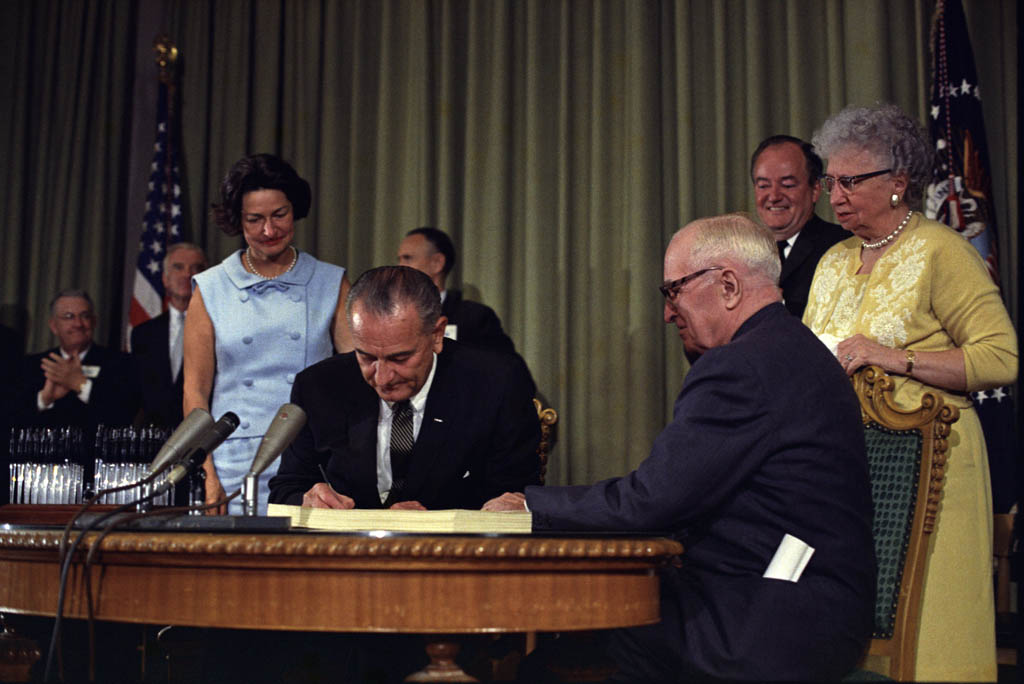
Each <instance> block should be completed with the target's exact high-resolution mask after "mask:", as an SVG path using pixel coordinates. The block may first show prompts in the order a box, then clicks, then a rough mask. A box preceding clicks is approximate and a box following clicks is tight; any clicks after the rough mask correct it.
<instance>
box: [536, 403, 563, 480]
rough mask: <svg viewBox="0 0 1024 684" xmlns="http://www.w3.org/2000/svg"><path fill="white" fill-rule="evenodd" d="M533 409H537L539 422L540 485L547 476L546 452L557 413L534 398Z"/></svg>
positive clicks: (549, 446) (538, 456)
mask: <svg viewBox="0 0 1024 684" xmlns="http://www.w3.org/2000/svg"><path fill="white" fill-rule="evenodd" d="M533 407H534V408H535V409H537V419H538V420H539V421H540V443H539V444H538V445H537V458H538V459H539V460H540V484H544V479H545V478H546V477H547V474H548V452H550V451H551V433H552V431H553V428H554V426H555V423H557V422H558V412H557V411H555V409H553V408H551V407H548V408H544V404H542V403H540V399H537V398H536V397H534V399H533Z"/></svg>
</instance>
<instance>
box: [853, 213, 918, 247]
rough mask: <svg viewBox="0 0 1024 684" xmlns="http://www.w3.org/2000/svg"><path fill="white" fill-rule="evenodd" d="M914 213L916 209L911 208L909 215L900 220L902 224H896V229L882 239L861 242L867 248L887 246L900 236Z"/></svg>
mask: <svg viewBox="0 0 1024 684" xmlns="http://www.w3.org/2000/svg"><path fill="white" fill-rule="evenodd" d="M913 215H914V210H913V209H911V210H910V211H908V212H907V215H906V216H904V217H903V220H902V221H900V225H898V226H896V230H894V231H892V232H891V233H889V234H888V235H886V236H885V237H884V238H882V239H881V240H876V241H875V242H867V241H864V242H862V243H861V244H862V245H863V246H864V248H865V249H878V248H879V247H885V246H886V245H887V244H889V243H890V242H892V241H893V240H895V239H896V238H897V237H899V234H900V232H901V231H902V230H903V229H904V228H905V227H906V225H907V223H908V222H909V221H910V217H911V216H913Z"/></svg>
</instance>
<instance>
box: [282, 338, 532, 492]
mask: <svg viewBox="0 0 1024 684" xmlns="http://www.w3.org/2000/svg"><path fill="white" fill-rule="evenodd" d="M531 384H532V383H531V382H530V378H529V374H528V373H527V372H526V367H525V366H524V365H523V363H522V361H521V360H520V359H519V357H518V356H514V355H507V354H496V353H493V352H488V351H485V350H482V349H473V348H471V347H467V346H465V345H461V344H459V343H458V342H454V341H452V340H447V339H446V340H445V341H444V349H443V351H442V352H441V353H440V354H438V356H437V368H436V370H435V373H434V379H433V384H432V385H431V387H430V392H429V394H428V395H427V403H426V408H425V412H424V416H423V423H422V425H421V427H420V432H419V435H418V437H417V438H416V443H415V445H414V446H413V450H412V454H411V457H410V464H409V472H408V475H407V476H406V481H405V487H404V489H403V496H402V497H401V500H405V501H419V502H420V503H421V504H423V505H424V506H425V507H427V508H430V509H443V508H479V507H480V506H482V505H483V504H484V502H485V501H487V500H488V499H490V498H493V497H495V496H498V495H499V494H501V493H502V492H505V491H522V489H523V488H524V487H525V486H526V485H527V484H531V483H534V482H537V479H538V471H539V464H538V460H537V455H536V449H537V443H538V442H539V441H540V424H539V422H538V420H537V413H536V410H535V409H534V407H533V402H532V398H533V397H532V393H531ZM291 400H292V402H293V403H295V404H298V405H299V406H301V407H302V408H303V409H305V411H306V413H307V414H308V420H307V422H306V426H305V427H304V428H303V429H302V431H301V432H300V433H299V435H298V437H297V438H296V439H295V441H294V442H293V443H292V445H291V446H290V447H289V448H288V449H287V450H286V451H285V453H284V455H283V457H282V460H281V466H280V468H279V469H278V471H277V475H276V476H275V477H274V478H273V479H272V480H271V481H270V501H271V502H274V503H287V504H301V503H302V495H303V493H304V492H306V491H307V490H309V489H310V488H311V487H312V486H313V485H315V484H316V483H318V482H322V481H323V478H322V477H321V475H320V471H319V468H318V466H319V465H323V466H324V467H325V469H326V471H327V475H328V478H329V480H330V483H331V485H332V486H333V487H334V489H335V490H337V491H338V492H340V493H342V494H345V495H346V496H350V497H352V498H353V499H354V500H355V504H356V507H357V508H380V507H381V501H380V497H379V495H378V493H377V418H378V413H379V402H380V399H379V398H378V396H377V394H376V392H375V391H374V390H373V389H372V388H371V387H370V386H369V385H367V384H366V381H365V380H364V379H363V377H362V374H361V373H360V371H359V364H358V363H357V361H356V358H355V354H354V353H348V354H341V355H338V356H334V357H331V358H329V359H325V360H324V361H321V362H319V363H317V364H314V365H312V366H310V367H309V368H307V369H306V370H304V371H302V372H301V373H299V375H298V376H297V377H296V379H295V384H294V385H293V386H292V398H291Z"/></svg>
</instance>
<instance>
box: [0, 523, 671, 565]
mask: <svg viewBox="0 0 1024 684" xmlns="http://www.w3.org/2000/svg"><path fill="white" fill-rule="evenodd" d="M61 535H62V532H61V531H59V530H35V529H25V530H4V531H0V552H2V551H4V550H15V549H17V550H39V551H52V550H56V549H57V548H58V546H59V545H60V539H61ZM95 538H96V534H95V533H90V534H88V535H86V539H85V541H86V542H87V543H89V542H90V540H92V539H95ZM101 550H102V551H105V552H120V553H186V554H210V555H214V554H216V555H243V556H260V555H273V556H341V557H386V558H462V559H503V558H529V559H552V560H571V559H587V560H598V559H604V560H615V559H622V560H638V559H652V560H653V559H659V558H665V557H670V556H676V555H679V554H681V553H682V551H683V547H682V545H681V544H679V543H678V542H675V541H672V540H671V539H665V538H657V537H651V538H592V539H591V538H578V537H572V538H552V537H521V536H516V537H484V538H479V537H459V536H450V537H449V536H399V537H380V538H375V537H365V536H357V537H353V536H339V535H329V534H325V535H315V534H314V535H308V534H302V535H285V534H256V535H250V534H219V535H211V534H204V533H178V532H164V533H159V532H158V533H147V532H132V533H113V534H111V535H109V536H107V537H106V538H105V539H104V540H103V543H102V546H101Z"/></svg>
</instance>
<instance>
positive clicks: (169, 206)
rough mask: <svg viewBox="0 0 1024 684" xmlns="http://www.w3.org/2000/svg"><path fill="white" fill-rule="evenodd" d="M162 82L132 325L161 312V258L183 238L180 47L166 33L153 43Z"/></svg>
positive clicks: (133, 291) (131, 314) (162, 308)
mask: <svg viewBox="0 0 1024 684" xmlns="http://www.w3.org/2000/svg"><path fill="white" fill-rule="evenodd" d="M155 51H156V53H157V57H156V59H157V65H158V66H159V67H160V83H159V85H158V88H157V103H156V141H155V142H154V143H153V161H152V163H151V164H150V167H149V187H148V190H147V193H146V210H145V213H144V215H143V218H142V235H141V237H140V238H139V257H138V261H137V262H136V268H135V283H134V286H133V287H132V301H131V308H130V313H129V321H130V323H131V326H132V327H135V326H137V325H139V324H140V323H144V322H146V321H148V320H149V319H150V318H154V317H156V316H159V315H160V313H162V312H163V310H164V308H166V303H165V301H164V285H163V280H162V276H163V262H164V255H165V254H166V252H167V247H168V246H170V245H172V244H174V243H175V242H180V241H181V240H182V215H181V201H182V197H181V182H180V179H179V176H178V141H177V138H176V136H175V133H176V131H177V130H178V129H177V127H176V126H175V123H176V122H175V115H174V114H175V112H174V80H173V79H174V69H173V67H174V60H175V58H176V57H177V49H176V48H175V47H174V46H173V44H171V43H170V42H169V41H167V39H166V38H158V39H157V43H156V46H155Z"/></svg>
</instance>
